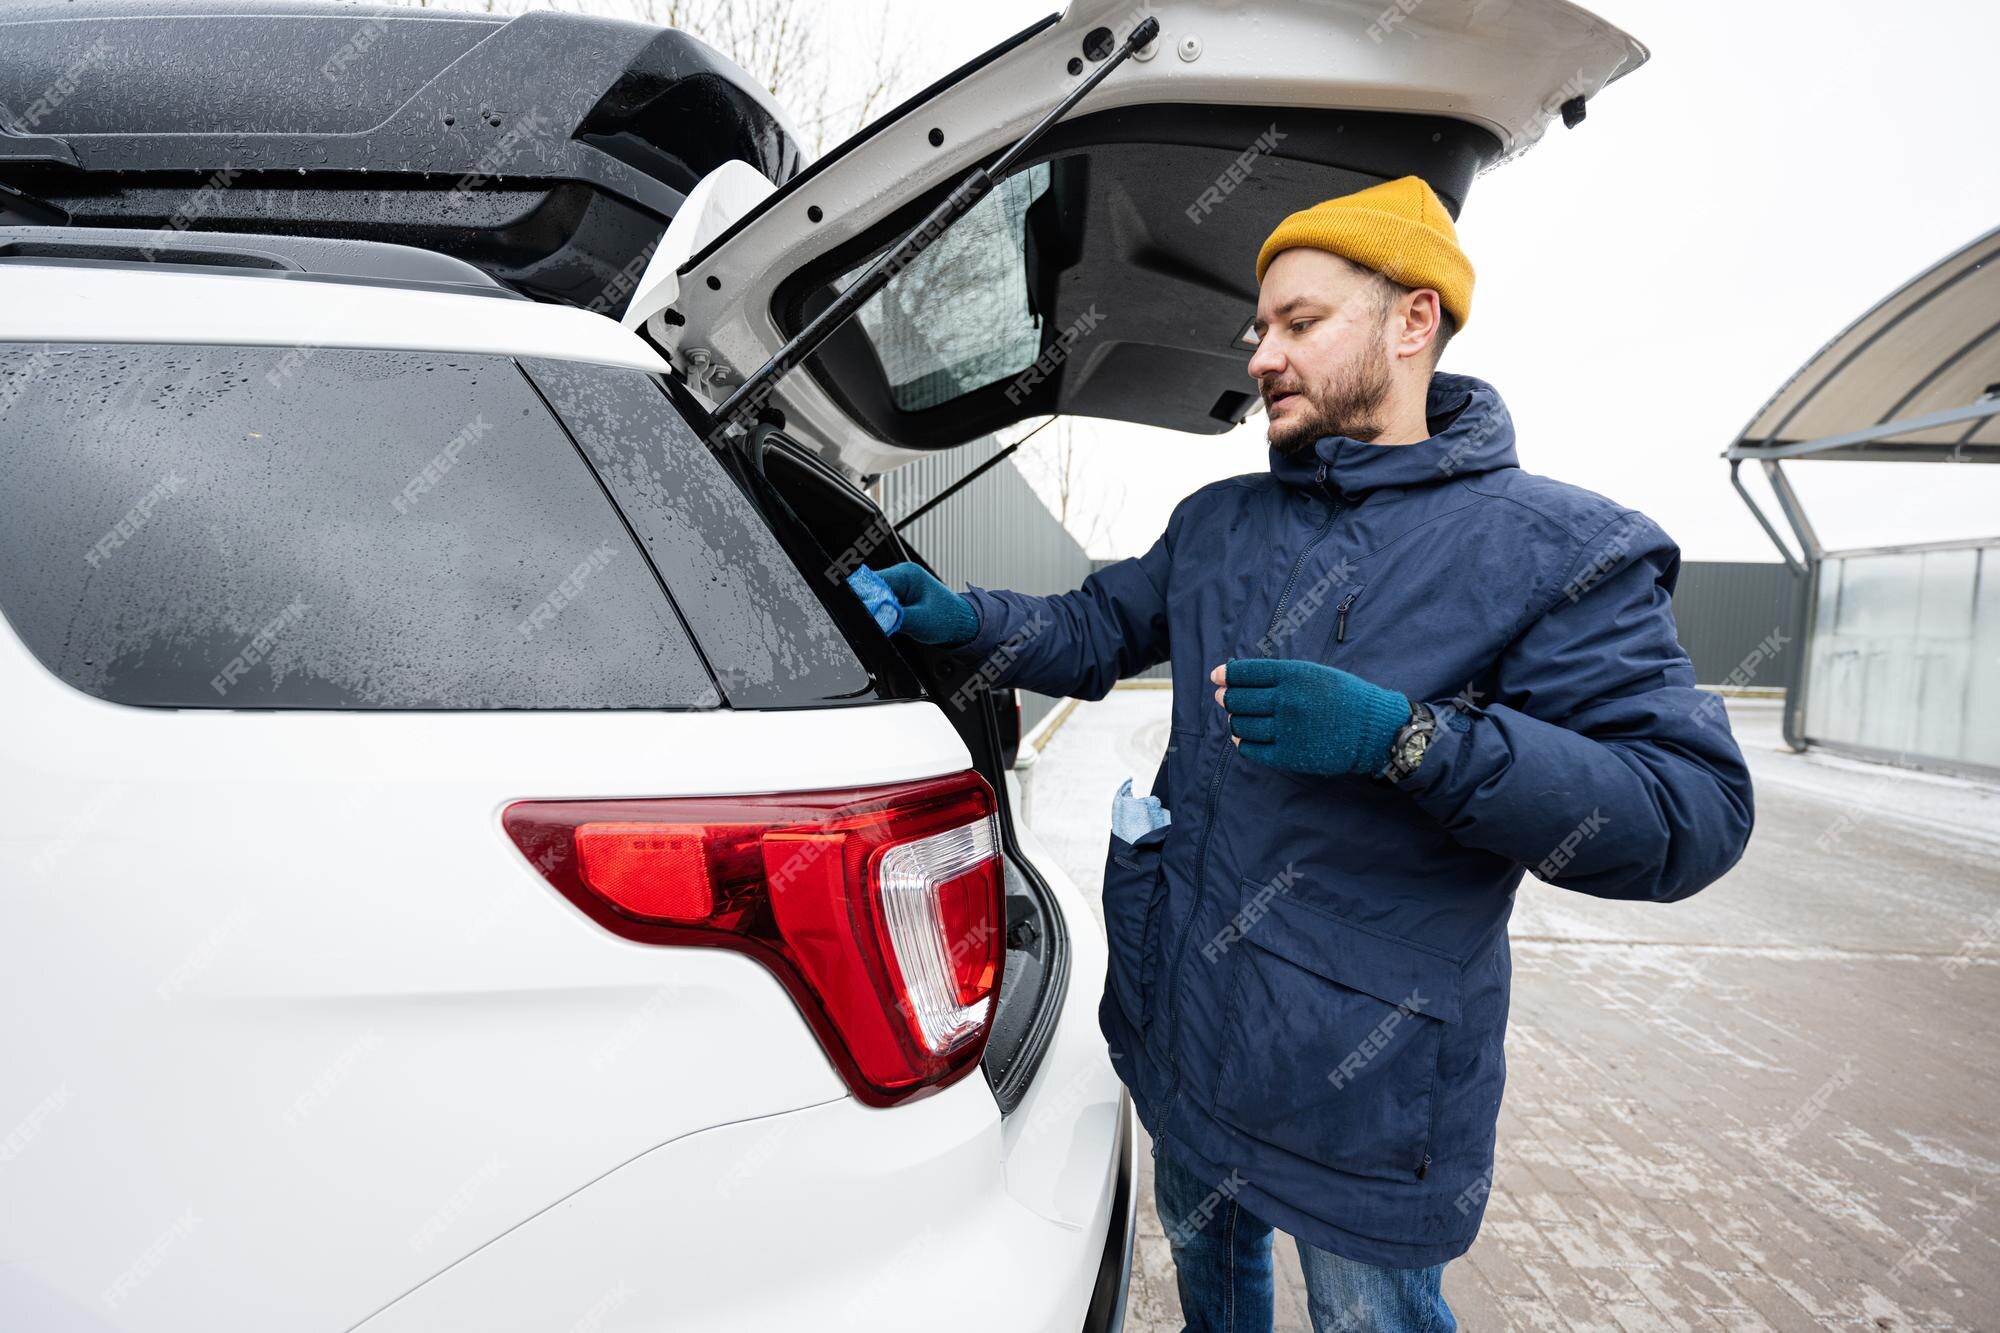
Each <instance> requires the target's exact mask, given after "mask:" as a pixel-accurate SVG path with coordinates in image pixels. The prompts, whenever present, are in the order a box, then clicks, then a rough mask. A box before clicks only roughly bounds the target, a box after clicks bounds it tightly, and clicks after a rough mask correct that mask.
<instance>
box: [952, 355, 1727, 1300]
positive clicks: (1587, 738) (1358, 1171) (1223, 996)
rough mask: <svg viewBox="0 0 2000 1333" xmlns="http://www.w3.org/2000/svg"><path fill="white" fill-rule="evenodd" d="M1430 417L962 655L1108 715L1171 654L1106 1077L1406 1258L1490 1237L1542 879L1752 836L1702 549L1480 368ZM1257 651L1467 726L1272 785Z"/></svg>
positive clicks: (1614, 882) (1254, 1182) (1199, 1142)
mask: <svg viewBox="0 0 2000 1333" xmlns="http://www.w3.org/2000/svg"><path fill="white" fill-rule="evenodd" d="M1429 411H1430V416H1431V422H1430V426H1431V430H1432V436H1431V438H1430V439H1428V440H1426V441H1424V442H1422V443H1420V444H1414V445H1397V446H1386V445H1369V444H1362V443H1359V442H1357V441H1355V440H1352V439H1348V438H1345V437H1340V436H1332V437H1328V438H1325V439H1322V440H1320V441H1318V442H1317V443H1316V445H1315V446H1314V447H1313V448H1310V449H1302V450H1300V451H1298V452H1297V453H1295V454H1293V455H1291V456H1284V455H1281V454H1279V453H1278V452H1277V451H1276V450H1273V451H1272V454H1271V460H1270V471H1269V472H1267V473H1262V474H1258V475H1253V476H1242V477H1232V478H1230V479H1228V480H1226V481H1219V482H1216V483H1214V484H1213V485H1210V486H1205V487H1203V488H1202V489H1200V490H1198V491H1196V492H1195V493H1194V494H1193V495H1191V496H1189V497H1188V498H1187V499H1185V500H1183V501H1182V502H1181V503H1180V504H1179V505H1178V506H1177V507H1176V508H1175V509H1174V512H1173V516H1172V518H1171V519H1170V520H1169V521H1168V524H1167V530H1166V533H1165V535H1163V536H1162V537H1161V538H1160V540H1159V541H1157V542H1155V543H1154V544H1153V547H1152V549H1151V550H1149V551H1147V552H1146V553H1145V554H1144V555H1142V556H1140V557H1138V558H1137V559H1132V560H1123V561H1120V562H1119V563H1117V564H1114V565H1110V566H1108V567H1106V568H1105V569H1102V570H1100V571H1098V572H1097V573H1095V574H1093V575H1091V577H1089V578H1088V579H1086V580H1085V581H1084V583H1083V586H1082V587H1081V588H1079V589H1078V590H1077V591H1075V592H1070V593H1065V594H1062V595H1059V596H1053V597H1034V596H1028V595H1026V594H1022V593H1012V592H998V591H992V590H987V589H981V588H973V589H971V590H970V591H969V593H968V594H967V595H968V597H969V598H970V600H971V602H972V604H973V606H974V608H975V609H976V610H977V611H978V612H979V616H980V632H979V635H978V636H977V637H976V638H975V639H974V640H973V641H972V642H971V643H969V644H967V645H966V646H964V647H963V648H962V649H959V650H958V652H960V653H961V654H963V655H965V656H968V657H977V658H981V659H985V660H986V661H987V662H988V663H989V664H992V663H995V662H1005V663H1006V665H1005V667H1004V669H1002V670H1000V671H999V672H998V677H999V680H1000V681H1001V682H1004V683H1011V684H1016V685H1020V686H1024V687H1026V688H1029V689H1033V690H1038V691H1041V692H1043V693H1045V694H1053V695H1077V696H1080V697H1082V698H1086V699H1096V698H1101V697H1102V696H1103V695H1104V694H1105V693H1106V692H1107V691H1108V690H1109V689H1110V688H1111V686H1112V684H1113V683H1114V682H1116V681H1117V680H1119V679H1120V678H1121V677H1125V676H1130V675H1132V674H1134V673H1135V672H1138V671H1142V670H1144V669H1145V668H1147V667H1149V666H1152V665H1153V664H1155V663H1158V662H1162V661H1168V660H1171V662H1172V663H1173V682H1174V692H1173V733H1172V740H1171V744H1170V745H1169V747H1168V751H1167V756H1166V759H1165V761H1164V762H1163V763H1162V764H1161V767H1160V771H1159V773H1158V774H1157V775H1156V776H1155V778H1154V780H1153V786H1152V792H1153V794H1154V795H1155V796H1158V797H1159V798H1160V799H1161V801H1162V802H1163V803H1164V804H1165V805H1166V807H1167V808H1168V809H1169V810H1170V811H1171V812H1172V815H1173V822H1172V823H1171V824H1170V825H1168V826H1167V827H1165V828H1162V829H1156V830H1154V831H1153V832H1151V833H1148V834H1146V835H1144V836H1143V837H1141V838H1140V839H1139V841H1138V843H1137V844H1134V843H1128V842H1125V841H1123V840H1122V839H1118V838H1116V837H1115V836H1114V837H1113V839H1112V844H1111V849H1110V855H1109V857H1108V859H1107V862H1106V867H1105V879H1104V918H1105V928H1106V931H1107V933H1108V935H1109V937H1110V967H1109V975H1108V977H1107V980H1106V987H1105V993H1104V998H1103V1001H1102V1003H1101V1005H1100V1007H1099V1020H1100V1023H1101V1025H1102V1027H1103V1030H1104V1035H1105V1038H1106V1040H1107V1041H1108V1042H1109V1044H1110V1049H1111V1054H1112V1058H1113V1061H1114V1064H1115V1067H1116V1068H1117V1070H1118V1072H1119V1076H1120V1077H1121V1078H1122V1079H1123V1080H1124V1081H1125V1083H1126V1085H1127V1086H1128V1087H1129V1088H1130V1089H1131V1091H1132V1097H1133V1100H1134V1103H1135V1105H1136V1106H1137V1108H1138V1112H1139V1115H1140V1118H1141V1120H1142V1121H1143V1122H1144V1124H1145V1125H1146V1127H1147V1129H1148V1130H1150V1131H1151V1133H1152V1135H1153V1138H1154V1141H1155V1150H1156V1151H1157V1152H1171V1153H1175V1154H1177V1155H1179V1156H1180V1157H1181V1158H1182V1160H1185V1161H1188V1162H1189V1163H1190V1164H1191V1165H1193V1166H1195V1167H1197V1168H1200V1169H1204V1170H1206V1171H1207V1172H1208V1173H1209V1178H1211V1179H1213V1180H1215V1181H1216V1182H1217V1183H1218V1185H1219V1186H1220V1187H1221V1188H1223V1189H1224V1190H1225V1192H1227V1193H1230V1194H1233V1195H1234V1196H1235V1197H1236V1198H1237V1199H1238V1201H1239V1202H1241V1203H1242V1205H1243V1206H1244V1207H1246V1208H1248V1209H1249V1210H1250V1211H1251V1212H1252V1213H1253V1214H1255V1215H1256V1216H1258V1217H1260V1218H1262V1219H1263V1220H1264V1221H1266V1222H1268V1223H1271V1224H1272V1225H1274V1226H1277V1227H1280V1228H1282V1229H1284V1230H1286V1231H1289V1232H1291V1233H1292V1234H1293V1235H1295V1236H1298V1237H1300V1238H1301V1239H1303V1240H1305V1241H1306V1242H1308V1243H1309V1244H1312V1245H1315V1246H1318V1247H1320V1248H1322V1249H1327V1250H1331V1251H1333V1252H1334V1253H1336V1254H1340V1255H1344V1256H1347V1257H1349V1258H1352V1259H1356V1260H1359V1261H1362V1262H1366V1263H1374V1264H1385V1265H1393V1266H1398V1267H1413V1266H1422V1265H1430V1264H1436V1263H1441V1262H1443V1261H1445V1260H1447V1259H1451V1258H1454V1257H1455V1256H1457V1255H1459V1254H1462V1253H1464V1252H1465V1250H1466V1249H1467V1248H1468V1247H1469V1246H1470V1245H1471V1244H1472V1240H1473V1237H1474V1235H1475V1234H1476V1233H1477V1232H1478V1229H1479V1222H1480V1218H1481V1217H1482V1215H1483V1214H1484V1212H1485V1200H1486V1183H1487V1181H1488V1180H1489V1179H1490V1172H1491V1169H1492V1162H1493V1141H1494V1125H1495V1121H1496V1119H1497V1117H1498V1114H1499V1109H1500V1093H1501V1086H1502V1083H1503V1081H1504V1076H1505V1060H1504V1055H1503V1052H1502V1038H1503V1036H1504V1034H1505V1031H1506V1026H1507V1003H1508V987H1509V978H1510V976H1511V962H1510V957H1509V952H1508V943H1507V918H1508V915H1509V913H1510V912H1511V910H1512V908H1513V903H1514V890H1515V886H1516V885H1518V884H1519V883H1520V881H1521V876H1522V873H1523V871H1524V869H1528V868H1532V869H1534V870H1535V872H1536V873H1537V874H1538V875H1539V876H1540V877H1541V878H1543V879H1545V880H1548V881H1549V882H1551V883H1553V884H1556V885H1559V886H1561V887H1563V888H1568V889H1575V890H1577V891H1578V892H1581V893H1588V894H1595V895H1597V896H1599V897H1606V898H1634V899H1650V900H1653V901H1657V902H1671V901H1673V900H1674V899H1677V898H1684V897H1686V896H1687V895H1689V894H1691V893H1694V892H1695V891H1696V890H1698V889H1700V888H1702V887H1703V886H1704V885H1706V884H1708V883H1709V882H1710V881H1712V880H1714V879H1715V878H1716V877H1717V876H1719V875H1721V874H1722V873H1723V872H1724V871H1725V870H1727V869H1728V868H1729V867H1730V866H1731V865H1733V864H1734V863H1735V861H1736V859H1737V857H1738V856H1739V855H1741V854H1742V851H1743V846H1744V843H1745V841H1746V840H1747V839H1748V838H1749V836H1750V824H1751V795H1750V778H1749V774H1748V772H1747V770H1746V769H1745V767H1744V763H1743V756H1742V753H1741V752H1740V751H1739V750H1738V749H1737V746H1736V742H1735V740H1734V739H1733V738H1732V737H1731V735H1730V733H1729V725H1728V721H1727V719H1726V718H1725V716H1724V715H1723V713H1722V711H1721V710H1720V709H1719V708H1717V707H1716V706H1715V701H1714V699H1713V697H1712V696H1709V695H1705V694H1703V693H1701V692H1700V691H1698V690H1696V689H1695V687H1694V672H1693V669H1692V667H1691V666H1690V664H1689V662H1688V659H1687V656H1686V654H1685V653H1683V652H1682V650H1681V647H1680V644H1679V642H1678V640H1677V639H1676V637H1675V631H1674V619H1673V611H1672V606H1671V602H1670V600H1669V598H1670V594H1671V593H1672V590H1673V586H1674V580H1675V578H1676V576H1677V574H1678V570H1679V564H1680V554H1679V550H1678V548H1677V547H1676V546H1675V545H1674V543H1673V542H1672V541H1671V540H1669V539H1668V537H1667V536H1666V534H1665V533H1664V532H1662V531H1661V530H1660V529H1659V528H1658V527H1657V526H1655V525H1654V523H1653V522H1652V521H1651V520H1650V519H1648V518H1646V517H1645V516H1644V515H1642V514H1639V513H1636V512H1634V511H1633V510H1630V509H1624V508H1621V507H1620V506H1618V505H1616V504H1613V503H1612V502H1611V501H1609V500H1606V499H1604V498H1603V497H1601V496H1598V495H1593V494H1591V493H1590V492H1588V491H1584V490H1579V489H1578V488H1576V487H1574V486H1568V485H1564V484H1563V483H1561V482H1556V481H1551V480H1549V479H1547V478H1545V477H1537V476H1533V475H1531V474H1529V473H1526V472H1523V471H1522V470H1521V469H1520V467H1519V465H1518V464H1517V463H1516V461H1515V456H1514V430H1513V423H1512V421H1511V419H1510V418H1509V416H1508V414H1507V409H1506V407H1505V405H1504V404H1503V403H1502V402H1501V401H1500V398H1499V395H1498V394H1496V393H1495V392H1494V390H1493V388H1492V386H1490V385H1488V384H1486V383H1485V382H1483V381H1481V380H1477V379H1473V378H1470V377H1468V376H1462V375H1444V374H1440V375H1437V376H1435V377H1434V379H1433V381H1432V385H1431V391H1430V402H1429ZM1232 657H1290V658H1304V659H1307V660H1310V661H1314V662H1324V663H1328V664H1330V665H1333V666H1338V667H1341V668H1344V669H1345V670H1348V671H1351V672H1353V673H1355V674H1356V675H1358V676H1361V677H1362V678H1364V679H1366V680H1370V681H1373V682H1375V683H1376V684H1378V685H1383V686H1386V687H1388V688H1390V689H1394V690H1399V691H1401V692H1402V693H1404V694H1406V695H1408V696H1409V697H1410V698H1412V699H1420V700H1425V701H1428V702H1429V703H1431V704H1432V705H1433V706H1434V707H1436V708H1438V709H1439V710H1440V712H1441V717H1442V724H1441V726H1440V728H1439V730H1438V733H1437V736H1436V738H1435V740H1434V741H1433V742H1432V744H1431V747H1430V751H1429V753H1428V755H1427V756H1426V757H1425V759H1424V761H1423V763H1422V765H1421V766H1420V767H1419V768H1418V769H1417V771H1416V772H1415V773H1413V774H1411V775H1410V776H1409V777H1408V778H1406V779H1405V780H1404V781H1402V782H1401V783H1397V784H1391V783H1389V782H1387V781H1386V780H1383V779H1378V778H1361V777H1357V778H1348V777H1315V776H1305V775H1300V774H1294V773H1288V772H1282V771H1279V770H1277V769H1273V768H1269V767H1266V766H1264V765H1262V764H1259V763H1257V762H1255V761H1253V760H1250V759H1246V758H1244V757H1242V756H1241V755H1240V754H1238V753H1237V751H1236V748H1235V747H1234V746H1233V745H1231V744H1230V743H1229V723H1228V716H1227V714H1225V713H1224V711H1223V710H1222V708H1221V707H1220V706H1218V705H1217V704H1216V703H1215V700H1214V694H1213V688H1214V687H1213V686H1211V685H1210V684H1209V682H1208V673H1209V671H1210V670H1211V669H1213V668H1214V667H1215V666H1216V665H1217V664H1218V663H1221V662H1225V661H1227V660H1228V659H1230V658H1232ZM989 669H990V667H989ZM1108 798H1109V793H1107V803H1108ZM1172 1224H1173V1223H1172V1220H1169V1221H1168V1225H1172Z"/></svg>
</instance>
